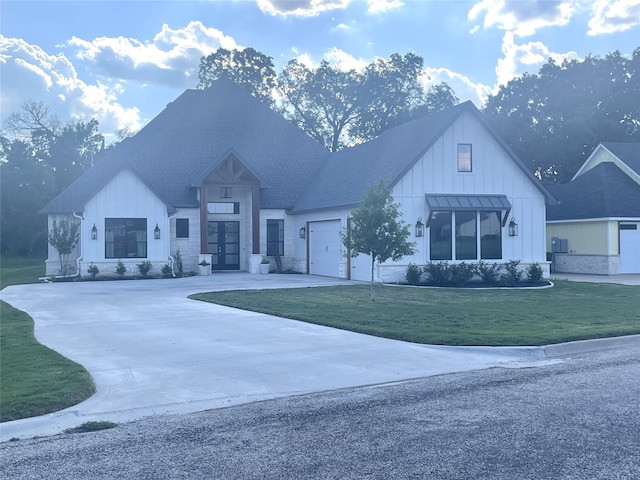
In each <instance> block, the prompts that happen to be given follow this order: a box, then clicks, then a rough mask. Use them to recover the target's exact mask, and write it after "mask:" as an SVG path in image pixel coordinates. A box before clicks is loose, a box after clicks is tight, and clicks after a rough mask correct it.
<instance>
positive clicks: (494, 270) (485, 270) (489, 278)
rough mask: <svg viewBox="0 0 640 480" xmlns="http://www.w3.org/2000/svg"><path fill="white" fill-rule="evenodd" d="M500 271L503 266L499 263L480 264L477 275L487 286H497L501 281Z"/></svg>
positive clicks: (481, 262)
mask: <svg viewBox="0 0 640 480" xmlns="http://www.w3.org/2000/svg"><path fill="white" fill-rule="evenodd" d="M500 270H502V265H500V264H499V263H485V262H483V261H480V262H478V267H477V273H478V275H480V278H481V279H482V283H484V284H485V285H495V284H497V283H498V280H499V279H500Z"/></svg>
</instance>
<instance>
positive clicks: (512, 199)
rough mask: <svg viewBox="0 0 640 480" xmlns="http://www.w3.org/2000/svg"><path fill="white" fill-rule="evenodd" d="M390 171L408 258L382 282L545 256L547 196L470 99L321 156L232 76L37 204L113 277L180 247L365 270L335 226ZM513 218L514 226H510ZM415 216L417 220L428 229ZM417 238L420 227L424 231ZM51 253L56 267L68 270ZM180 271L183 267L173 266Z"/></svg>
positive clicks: (191, 258) (316, 267)
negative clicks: (463, 265)
mask: <svg viewBox="0 0 640 480" xmlns="http://www.w3.org/2000/svg"><path fill="white" fill-rule="evenodd" d="M379 179H386V180H387V181H388V184H389V187H390V188H391V189H392V191H393V196H394V199H395V201H396V202H397V203H399V204H400V211H401V212H402V214H403V217H402V219H403V220H404V221H405V222H408V223H409V224H411V230H412V233H413V234H414V235H412V238H411V241H415V242H416V247H417V252H416V254H415V255H413V256H410V257H406V258H404V259H403V260H402V262H401V263H397V264H395V263H391V262H390V263H386V264H384V265H382V266H380V267H379V268H378V271H377V276H378V278H379V279H382V280H385V281H396V280H397V279H400V280H403V279H404V272H405V269H406V265H407V264H408V263H409V262H413V263H415V264H425V263H427V262H429V261H440V260H448V261H452V262H456V261H467V262H471V261H476V260H481V259H484V260H486V261H488V262H494V261H495V262H500V263H502V262H506V261H508V260H512V259H514V260H520V261H521V262H522V266H523V267H526V265H528V264H531V263H533V262H537V263H539V264H540V265H541V266H543V268H544V269H545V270H546V272H547V274H548V272H549V264H548V263H547V262H546V256H545V203H547V202H552V201H553V198H552V197H551V195H550V194H549V192H548V191H547V190H546V189H545V187H544V186H543V185H542V184H541V183H540V182H539V181H537V180H536V179H535V178H534V177H533V175H531V174H530V173H529V172H528V171H527V169H526V167H525V166H524V164H523V163H522V162H521V161H520V160H519V159H518V158H516V156H515V155H514V154H513V152H512V151H511V150H510V149H509V148H508V147H507V146H506V144H505V143H504V142H503V141H502V140H501V139H500V138H499V136H498V135H497V134H496V133H495V132H494V130H493V129H492V128H491V127H490V126H489V125H488V123H487V122H486V120H485V119H484V117H483V116H482V114H481V113H480V112H479V111H478V110H477V109H476V108H475V107H474V106H473V104H472V103H470V102H466V103H463V104H460V105H458V106H455V107H453V108H450V109H447V110H445V111H442V112H438V113H436V114H433V115H430V116H426V117H423V118H420V119H417V120H415V121H412V122H409V123H406V124H404V125H401V126H399V127H396V128H393V129H390V130H388V131H386V132H384V133H383V134H381V135H380V136H379V137H378V138H376V139H375V140H372V141H369V142H367V143H364V144H361V145H358V146H355V147H352V148H348V149H345V150H342V151H340V152H337V153H333V154H332V153H330V152H328V151H327V150H326V149H325V148H324V147H323V146H321V145H319V144H318V143H317V142H315V141H314V140H312V139H311V138H310V137H308V136H306V135H305V134H304V133H302V132H301V131H300V130H299V129H297V128H296V127H295V126H294V125H293V124H291V123H289V122H288V121H286V120H285V119H283V118H282V117H281V116H280V115H279V114H277V113H276V112H274V111H272V110H270V109H269V108H268V107H267V106H265V105H264V104H262V103H261V102H259V101H258V100H256V99H255V98H254V97H252V96H250V95H249V94H248V93H246V92H245V91H244V90H242V89H241V88H239V87H237V86H236V85H234V84H232V83H231V82H229V81H218V82H216V83H215V84H214V85H213V86H212V87H211V88H209V89H207V90H188V91H186V92H185V93H183V94H182V95H181V96H180V97H178V98H177V99H176V100H175V101H174V102H172V103H170V104H169V105H168V106H167V108H166V109H165V110H164V111H163V112H162V113H160V114H159V115H158V116H157V117H156V118H154V119H153V120H152V121H151V122H150V123H149V124H148V125H147V126H146V127H144V128H143V129H142V130H141V131H140V132H139V133H138V134H137V135H135V136H134V137H132V138H129V139H127V140H125V141H124V142H122V143H121V144H119V145H118V146H116V147H115V148H114V149H113V150H112V151H111V152H109V153H108V154H107V155H106V156H105V157H104V158H103V159H102V160H101V161H100V162H99V163H98V164H97V165H96V166H95V167H93V168H91V169H90V170H88V171H87V172H86V173H85V174H84V175H82V176H81V177H80V178H79V179H78V180H77V181H76V182H75V183H73V184H72V185H71V186H70V187H69V188H67V190H65V191H64V192H62V193H61V194H60V195H59V196H58V197H56V198H55V199H54V200H53V201H52V202H50V203H49V204H48V205H47V206H46V207H45V208H44V209H43V211H42V212H43V213H46V214H48V215H49V229H51V227H52V225H53V222H54V221H57V219H59V218H61V217H66V218H71V219H73V218H77V219H81V220H78V221H80V222H81V228H80V232H81V233H80V243H79V246H78V248H77V249H76V250H77V251H76V253H75V256H74V255H72V258H73V259H74V262H76V263H77V264H78V265H79V273H80V275H83V276H84V275H86V269H87V266H88V265H89V264H90V263H93V264H94V265H96V266H98V268H99V269H100V272H101V274H113V272H114V269H115V265H116V263H117V262H118V260H122V262H123V263H125V265H126V266H127V268H128V271H129V272H132V273H136V272H137V268H136V264H137V263H140V262H142V261H145V260H148V261H150V262H152V264H153V265H154V270H153V271H154V272H156V273H157V272H159V271H160V269H161V268H162V266H163V265H165V264H172V263H173V260H174V257H175V255H176V252H177V251H178V250H179V251H180V254H181V257H182V262H183V268H184V271H185V272H188V271H197V270H198V266H197V265H198V263H199V262H200V261H201V260H202V259H207V260H208V261H210V262H211V263H212V269H213V270H245V271H250V272H253V273H257V272H258V271H259V264H260V261H261V259H262V257H263V256H264V255H266V256H269V258H270V260H272V262H273V261H274V260H275V259H276V258H277V259H278V260H279V261H280V262H281V263H282V268H283V269H289V270H294V271H297V272H302V273H310V274H318V275H327V276H333V277H340V278H351V279H361V280H366V279H368V278H369V272H370V270H369V268H368V265H370V261H369V260H368V259H367V257H363V256H362V255H361V256H359V257H357V258H355V259H351V258H349V257H348V255H346V253H347V252H345V251H344V247H343V246H342V244H341V241H340V237H339V232H340V231H341V230H343V229H344V228H347V226H348V221H349V216H350V212H351V210H352V209H353V207H355V206H356V205H357V204H358V203H359V202H360V200H361V199H362V196H363V194H364V192H365V190H366V188H367V187H369V186H371V185H373V184H374V183H376V182H377V181H378V180H379ZM514 219H515V221H517V223H518V224H519V234H518V235H516V236H509V234H508V231H509V229H508V223H510V222H511V221H512V220H514ZM416 224H421V225H422V226H423V227H424V228H423V234H422V235H420V232H418V231H417V230H418V229H415V230H414V228H415V226H416ZM416 233H417V234H418V235H419V236H416V235H415V234H416ZM59 267H60V266H59V264H58V255H57V252H56V251H55V250H54V249H53V248H51V247H50V249H49V259H48V260H47V275H54V274H56V273H57V272H58V270H59ZM174 267H175V266H174Z"/></svg>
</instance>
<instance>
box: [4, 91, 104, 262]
mask: <svg viewBox="0 0 640 480" xmlns="http://www.w3.org/2000/svg"><path fill="white" fill-rule="evenodd" d="M6 126H7V127H8V128H9V129H10V130H11V131H12V133H13V134H14V138H13V139H9V138H7V137H1V138H0V148H1V149H0V182H1V192H0V195H1V201H2V204H1V205H0V212H1V219H0V223H1V227H2V230H1V231H0V245H1V250H2V253H3V254H18V255H27V254H30V253H34V254H43V253H44V252H46V245H47V228H46V219H45V218H44V217H43V216H41V215H39V214H38V210H40V209H41V208H43V207H44V206H45V205H46V204H47V202H49V201H50V200H51V199H52V198H53V197H54V196H55V195H57V194H58V193H60V192H61V191H62V190H63V189H64V188H66V187H67V186H68V185H69V184H70V183H71V182H72V181H74V180H75V179H76V178H77V177H78V176H80V174H81V173H82V172H84V171H85V170H86V169H88V168H91V165H92V164H93V163H94V162H97V161H99V160H100V159H101V157H102V155H103V154H104V152H105V148H104V137H103V136H102V134H101V133H100V132H99V131H98V121H97V120H95V119H92V120H90V121H89V122H86V123H85V122H80V121H76V122H69V123H67V124H66V125H62V123H61V122H60V121H59V120H58V119H57V118H56V117H55V116H54V115H52V114H51V113H50V112H49V109H48V108H47V107H46V106H45V105H44V104H43V103H42V102H34V101H32V100H29V101H27V102H25V103H24V105H23V107H22V110H21V111H19V112H15V113H13V114H11V115H10V117H9V119H8V120H7V123H6Z"/></svg>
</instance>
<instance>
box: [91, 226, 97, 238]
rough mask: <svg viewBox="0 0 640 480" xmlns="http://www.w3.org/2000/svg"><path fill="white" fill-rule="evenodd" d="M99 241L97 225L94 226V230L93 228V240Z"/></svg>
mask: <svg viewBox="0 0 640 480" xmlns="http://www.w3.org/2000/svg"><path fill="white" fill-rule="evenodd" d="M97 239H98V229H97V228H96V224H95V223H94V224H93V228H91V240H97Z"/></svg>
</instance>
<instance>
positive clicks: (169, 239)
mask: <svg viewBox="0 0 640 480" xmlns="http://www.w3.org/2000/svg"><path fill="white" fill-rule="evenodd" d="M172 218H176V215H169V218H168V219H167V226H168V227H169V228H167V232H168V233H167V247H168V248H167V250H169V266H170V267H171V275H172V276H173V278H176V272H174V271H173V256H172V255H171V219H172Z"/></svg>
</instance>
